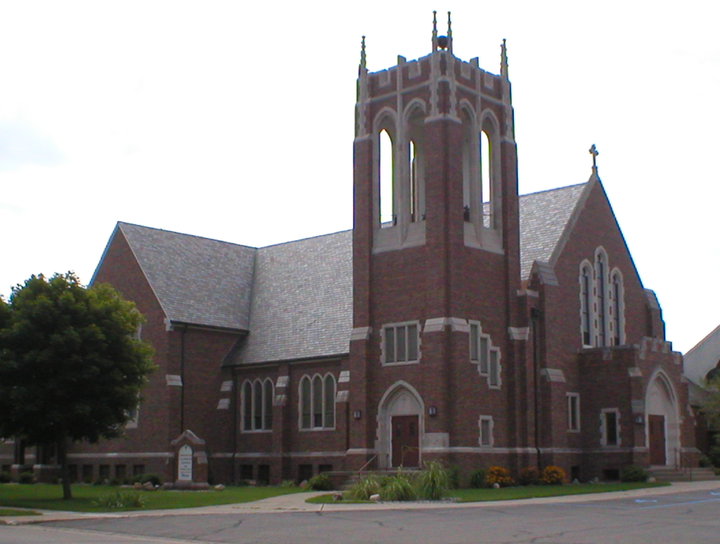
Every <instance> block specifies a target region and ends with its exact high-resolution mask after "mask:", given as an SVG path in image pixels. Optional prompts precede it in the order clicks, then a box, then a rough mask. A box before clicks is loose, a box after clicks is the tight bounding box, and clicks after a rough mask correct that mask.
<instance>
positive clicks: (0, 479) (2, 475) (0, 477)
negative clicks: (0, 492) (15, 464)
mask: <svg viewBox="0 0 720 544" xmlns="http://www.w3.org/2000/svg"><path fill="white" fill-rule="evenodd" d="M8 482H10V473H9V472H0V484H6V483H8Z"/></svg>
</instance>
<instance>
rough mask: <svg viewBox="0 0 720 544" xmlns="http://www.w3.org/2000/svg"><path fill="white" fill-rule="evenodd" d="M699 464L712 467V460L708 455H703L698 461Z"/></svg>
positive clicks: (703, 466)
mask: <svg viewBox="0 0 720 544" xmlns="http://www.w3.org/2000/svg"><path fill="white" fill-rule="evenodd" d="M698 466H700V467H702V468H708V467H712V461H711V460H710V458H709V457H708V456H707V455H701V456H700V459H699V461H698Z"/></svg>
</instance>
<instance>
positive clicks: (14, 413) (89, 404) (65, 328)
mask: <svg viewBox="0 0 720 544" xmlns="http://www.w3.org/2000/svg"><path fill="white" fill-rule="evenodd" d="M3 304H4V303H3ZM4 305H5V304H4ZM142 321H143V317H142V315H141V314H140V313H139V312H138V311H137V309H136V308H135V305H134V304H133V303H132V302H129V301H127V300H124V299H123V298H122V297H121V296H120V295H119V294H118V292H117V291H115V289H113V288H112V287H111V286H109V285H105V284H100V285H95V286H93V287H90V288H85V287H83V286H82V285H81V284H80V283H79V281H78V279H77V277H76V276H75V275H74V274H72V273H70V272H69V273H67V274H62V275H61V274H56V275H54V276H53V277H52V278H51V279H50V280H49V281H47V280H46V279H45V278H44V277H43V276H42V275H40V276H31V277H30V278H29V279H28V280H27V281H26V282H25V283H24V284H23V285H18V286H17V287H15V288H14V289H13V291H12V294H11V295H10V299H9V304H6V305H5V308H2V307H1V306H0V436H15V437H17V438H19V439H23V440H25V441H27V443H30V444H46V445H52V444H54V445H55V447H56V453H57V460H58V463H59V464H60V467H61V477H62V481H63V498H65V499H70V498H72V492H71V489H70V480H69V473H68V467H67V454H66V452H67V447H68V445H69V444H70V443H72V442H77V441H88V442H92V443H94V442H97V441H98V440H100V439H101V438H113V437H117V436H119V435H120V434H122V432H123V428H124V424H125V423H126V422H127V419H128V414H129V413H130V411H131V410H132V409H133V408H135V407H136V405H137V402H138V395H139V393H140V389H141V388H142V386H143V384H145V382H146V380H147V376H148V375H149V373H150V372H152V370H153V369H154V365H153V363H152V348H151V347H150V346H149V345H148V344H147V343H145V342H142V341H140V340H139V339H138V338H137V335H136V331H137V330H138V328H139V326H140V324H141V323H142Z"/></svg>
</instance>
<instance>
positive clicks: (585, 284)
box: [580, 262, 592, 346]
mask: <svg viewBox="0 0 720 544" xmlns="http://www.w3.org/2000/svg"><path fill="white" fill-rule="evenodd" d="M591 293H592V270H591V269H590V264H588V263H587V262H586V263H585V264H583V265H582V266H581V267H580V330H581V334H582V343H583V346H592V317H591V309H592V300H591Z"/></svg>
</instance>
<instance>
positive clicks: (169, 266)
mask: <svg viewBox="0 0 720 544" xmlns="http://www.w3.org/2000/svg"><path fill="white" fill-rule="evenodd" d="M117 228H118V230H119V231H120V232H122V234H123V235H124V236H125V238H126V239H127V241H128V244H129V245H130V248H131V249H132V252H133V254H134V255H135V258H136V259H137V262H138V264H139V265H140V268H141V269H142V271H143V273H144V274H145V277H146V278H147V280H148V283H149V284H150V287H151V288H152V289H153V291H154V292H155V295H156V296H157V298H158V301H159V302H160V305H161V306H162V308H163V310H164V311H165V316H166V317H167V318H168V319H170V320H171V321H179V322H182V323H190V324H196V325H204V326H210V327H222V328H229V329H239V330H248V328H249V324H250V298H251V294H252V285H253V270H254V264H255V253H256V252H257V250H256V249H255V248H251V247H247V246H241V245H237V244H231V243H228V242H220V241H218V240H211V239H209V238H201V237H199V236H191V235H188V234H180V233H177V232H170V231H166V230H160V229H153V228H149V227H142V226H139V225H132V224H130V223H118V226H117Z"/></svg>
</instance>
